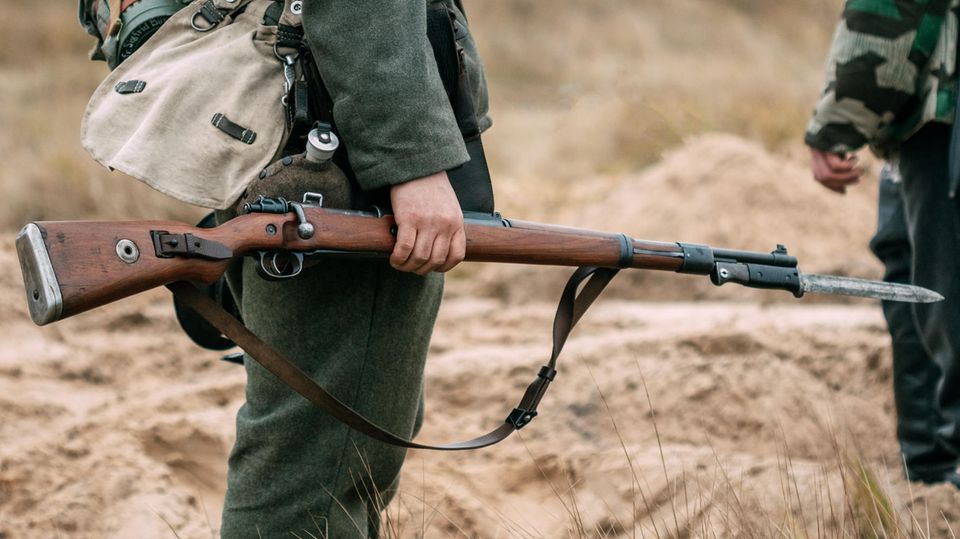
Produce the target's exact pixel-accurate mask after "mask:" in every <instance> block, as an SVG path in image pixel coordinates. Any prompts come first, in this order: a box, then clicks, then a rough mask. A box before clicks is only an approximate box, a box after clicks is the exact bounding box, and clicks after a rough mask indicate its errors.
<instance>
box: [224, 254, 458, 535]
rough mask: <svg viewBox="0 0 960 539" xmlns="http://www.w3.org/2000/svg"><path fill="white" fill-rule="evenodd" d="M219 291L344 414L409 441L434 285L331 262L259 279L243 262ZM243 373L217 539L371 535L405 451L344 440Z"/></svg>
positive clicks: (263, 377)
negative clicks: (348, 410) (232, 296)
mask: <svg viewBox="0 0 960 539" xmlns="http://www.w3.org/2000/svg"><path fill="white" fill-rule="evenodd" d="M230 281H231V289H232V290H234V291H235V292H241V293H240V294H239V305H240V306H241V311H242V314H243V319H244V323H245V324H246V325H247V327H249V328H250V329H251V330H252V331H253V332H254V333H256V334H257V335H258V336H260V337H261V338H262V339H263V340H264V341H266V342H268V343H269V344H271V345H273V346H274V347H276V349H277V350H279V351H280V352H281V353H282V354H284V355H285V356H286V357H287V358H288V359H290V360H291V361H293V362H294V363H296V364H297V365H298V366H299V367H300V368H301V369H303V370H304V371H305V372H307V374H309V375H310V376H311V377H312V378H313V379H314V380H315V381H316V382H317V383H319V384H320V385H322V386H323V387H324V388H325V389H327V390H328V391H330V392H331V393H332V394H334V395H335V396H336V397H338V398H339V399H341V400H342V401H343V402H344V403H346V404H347V405H348V406H351V407H353V408H354V409H355V410H357V411H359V412H360V413H361V414H364V415H366V416H367V417H369V418H370V419H372V420H373V421H375V422H377V423H378V424H379V425H381V426H383V427H385V428H386V429H388V430H390V431H392V432H394V433H396V434H398V435H400V436H406V437H412V436H414V435H415V434H416V432H417V431H418V430H419V428H420V424H421V423H422V418H423V369H424V361H425V358H426V354H427V348H428V346H429V342H430V335H431V331H432V329H433V324H434V321H435V320H436V314H437V310H438V308H439V305H440V299H441V295H442V291H443V277H442V275H439V274H430V275H427V276H426V277H420V276H418V275H414V274H412V273H402V272H399V271H396V270H394V269H392V268H391V267H390V266H389V265H388V264H386V262H370V261H342V260H341V261H329V262H323V263H321V264H320V265H318V266H316V267H313V268H309V269H306V270H304V272H303V274H301V275H300V276H298V277H296V278H294V279H290V280H288V281H266V280H264V279H262V278H260V277H259V276H258V275H257V274H256V270H255V261H254V260H252V259H249V258H248V259H246V260H244V263H243V265H242V268H239V267H235V268H232V270H231V273H230ZM245 366H246V371H247V386H246V402H245V403H244V404H243V406H242V407H241V408H240V411H239V412H238V414H237V441H236V445H235V446H234V447H233V451H232V452H231V454H230V460H229V470H228V477H227V494H226V500H225V502H224V508H223V518H222V524H221V530H220V534H221V537H223V538H229V539H239V538H243V539H246V538H260V537H262V538H264V539H268V538H274V537H276V538H292V537H303V538H307V537H318V538H323V537H330V538H341V537H343V538H352V537H376V536H377V535H378V533H379V527H380V511H381V509H383V508H384V507H385V506H386V505H387V504H388V503H389V502H390V500H391V498H392V497H393V496H394V495H395V493H396V488H397V483H398V480H399V474H400V467H401V465H402V463H403V459H404V457H405V454H406V450H404V449H402V448H398V447H394V446H389V445H386V444H384V443H382V442H378V441H376V440H373V439H371V438H368V437H367V436H365V435H363V434H360V433H357V432H354V431H352V430H350V429H349V428H348V427H346V426H345V425H343V424H342V423H340V422H339V421H337V420H336V419H334V418H332V417H330V416H328V415H326V414H325V413H323V412H321V411H320V410H319V409H317V408H315V407H314V406H313V405H312V404H310V403H309V402H307V401H306V400H305V399H304V398H303V397H301V396H300V395H298V394H297V393H295V392H294V391H293V390H292V389H290V388H289V387H288V386H287V385H285V384H284V383H283V382H280V381H279V380H278V379H276V378H275V377H274V376H273V375H272V374H270V373H269V372H267V371H266V370H264V369H263V368H262V367H261V366H260V365H259V364H258V363H257V362H256V361H253V360H251V359H249V358H246V360H245ZM294 534H295V535H294Z"/></svg>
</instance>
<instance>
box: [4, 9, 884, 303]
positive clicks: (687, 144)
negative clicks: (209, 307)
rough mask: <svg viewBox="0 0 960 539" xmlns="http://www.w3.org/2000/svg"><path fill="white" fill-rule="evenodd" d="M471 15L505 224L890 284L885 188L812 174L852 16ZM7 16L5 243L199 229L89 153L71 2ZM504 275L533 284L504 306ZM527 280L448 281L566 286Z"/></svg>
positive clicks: (483, 271) (86, 65)
mask: <svg viewBox="0 0 960 539" xmlns="http://www.w3.org/2000/svg"><path fill="white" fill-rule="evenodd" d="M466 4H467V11H468V15H469V17H470V20H471V26H472V30H473V32H474V33H475V34H476V38H477V42H478V44H479V46H480V49H481V53H482V56H483V59H484V62H485V64H486V68H487V73H488V78H489V81H490V91H491V113H492V116H493V119H494V128H493V129H492V130H491V131H490V132H488V133H487V135H486V136H485V144H486V147H487V149H488V154H489V158H490V165H491V169H492V172H493V176H494V181H495V188H496V191H497V202H498V209H499V210H500V211H501V212H503V213H504V214H505V215H506V216H507V217H513V218H523V219H538V220H550V221H559V222H565V223H568V224H576V225H580V226H586V227H592V228H600V229H606V230H616V231H623V232H626V233H628V234H630V235H633V236H634V237H638V238H649V239H657V240H664V241H676V240H682V241H692V242H712V243H714V244H717V246H722V245H720V244H725V245H726V246H728V247H737V248H744V249H754V250H769V249H772V248H773V247H774V245H775V244H776V243H785V244H787V246H788V247H790V248H791V249H793V250H794V251H795V252H796V254H798V255H800V256H801V260H802V261H803V263H804V267H805V268H806V269H807V270H817V271H835V272H841V273H858V274H861V275H862V274H865V273H866V274H869V275H876V274H877V273H876V272H877V269H876V265H875V264H874V262H873V260H872V257H870V255H869V253H867V252H866V250H865V244H866V242H867V239H868V238H869V235H870V232H871V230H872V228H873V226H874V225H873V219H874V217H873V213H872V212H873V209H872V205H873V200H874V196H875V191H874V188H875V186H874V185H873V184H872V182H868V185H866V186H864V188H858V189H853V190H852V194H851V195H848V196H847V197H839V196H834V195H832V194H830V193H827V192H826V191H825V190H821V189H819V188H818V187H816V186H815V185H814V184H813V182H812V181H811V180H810V177H809V174H808V173H807V172H806V171H805V170H804V168H803V167H804V166H805V162H806V161H805V159H806V157H805V154H804V149H803V147H802V134H803V128H804V125H805V123H806V120H807V117H808V115H809V111H810V110H811V108H812V104H813V102H814V100H815V98H816V96H817V94H818V92H819V90H820V84H821V82H820V81H821V78H822V66H823V61H824V56H825V53H826V50H827V47H828V45H829V40H830V35H831V33H832V30H833V28H834V25H835V24H836V19H837V17H838V14H839V9H840V2H839V1H837V0H791V1H787V2H771V1H763V0H716V1H705V0H677V1H671V2H659V1H653V0H578V1H567V0H558V1H551V2H544V1H534V0H485V1H483V2H479V1H474V2H470V1H468V2H467V3H466ZM0 5H3V7H4V8H6V9H7V13H8V14H9V16H8V17H5V18H4V21H3V22H0V27H2V31H0V70H2V76H0V99H2V101H0V153H2V155H3V156H4V161H5V162H4V166H3V167H0V190H2V192H3V193H4V196H5V204H4V205H3V209H2V210H0V229H6V230H9V231H15V230H16V229H18V228H19V227H20V226H22V225H23V224H24V223H26V222H28V221H31V220H42V219H86V218H168V217H169V218H175V219H181V220H187V221H192V220H195V219H197V218H198V216H200V215H202V211H200V210H198V209H195V208H191V207H189V206H186V205H184V204H181V203H178V202H176V201H174V200H172V199H169V198H167V197H165V196H163V195H161V194H159V193H156V192H153V191H152V190H151V189H149V188H147V187H146V186H144V185H141V184H140V183H139V182H136V181H132V180H130V179H129V178H126V177H124V176H123V175H121V174H118V173H110V172H109V171H107V170H105V169H103V168H102V167H101V166H99V165H98V164H96V163H95V162H93V161H92V159H90V158H89V157H88V156H87V155H86V153H85V152H84V151H83V150H82V148H81V147H80V145H79V141H78V138H79V137H78V133H79V125H80V117H81V114H82V112H83V109H84V107H85V104H86V101H87V99H88V97H89V95H90V94H91V93H92V92H93V89H94V88H95V87H96V85H97V84H98V83H99V81H100V80H101V79H102V78H103V77H104V76H105V74H106V72H107V71H106V70H107V68H106V66H105V65H104V64H103V63H101V62H90V61H88V60H87V51H88V50H89V49H90V47H91V39H90V38H88V36H86V34H85V32H83V31H82V30H81V29H80V27H79V25H78V24H77V22H76V8H75V6H74V4H73V3H72V2H65V1H63V0H59V1H56V0H36V1H32V2H19V1H11V0H0ZM503 271H506V272H507V274H509V275H510V276H511V277H512V278H515V280H518V281H519V282H521V285H520V286H515V287H512V288H513V290H507V289H505V288H504V287H503V285H502V284H500V283H502V281H503V280H504V276H503V274H502V273H501V272H503ZM524 275H527V273H526V272H525V271H524V270H522V269H518V268H507V269H487V268H484V267H482V266H473V267H470V268H461V269H460V271H458V272H456V273H454V275H453V278H454V279H453V281H454V282H459V281H460V279H459V278H460V277H467V278H468V279H467V280H468V281H469V282H468V283H466V284H464V287H465V288H464V290H465V291H466V292H469V293H486V294H489V293H493V294H497V295H500V296H502V297H506V298H519V299H522V298H524V297H525V296H527V295H536V294H539V293H541V292H544V290H542V289H541V287H539V286H536V285H537V284H538V283H545V286H546V287H553V286H556V285H557V284H558V282H559V280H560V277H549V278H547V279H546V280H544V279H543V278H541V277H539V276H535V277H530V278H529V279H527V281H529V282H524V280H525V277H523V276H524ZM548 275H552V274H551V273H550V272H548ZM558 275H559V274H558ZM629 279H630V280H631V283H632V285H638V284H649V282H650V279H652V282H654V283H658V284H660V285H662V286H657V287H644V288H647V289H648V290H645V291H644V292H643V293H641V292H640V290H639V289H638V288H637V286H630V287H624V288H622V293H625V294H628V295H633V296H637V297H640V296H643V297H652V298H654V299H670V298H676V296H675V295H674V294H680V295H682V296H688V295H689V294H691V293H692V294H693V295H694V296H702V295H708V296H709V295H711V294H719V295H718V296H711V297H727V296H726V295H725V294H726V293H725V292H722V291H710V292H708V291H707V290H708V289H707V288H703V287H695V288H693V289H690V287H689V286H688V283H689V281H686V280H685V279H679V280H677V279H676V278H675V277H670V278H669V279H665V278H663V277H661V276H656V275H654V276H647V275H644V274H639V273H638V274H632V275H631V277H630V278H629ZM678 282H679V283H681V284H680V285H679V286H675V285H674V284H671V283H678ZM738 293H739V292H738ZM650 294H652V296H650ZM751 297H761V296H751ZM765 297H768V298H769V295H767V296H765Z"/></svg>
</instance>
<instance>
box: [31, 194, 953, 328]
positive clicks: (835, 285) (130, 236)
mask: <svg viewBox="0 0 960 539" xmlns="http://www.w3.org/2000/svg"><path fill="white" fill-rule="evenodd" d="M248 206H249V207H248V208H246V209H247V213H246V214H244V215H240V216H238V217H236V218H235V219H232V220H230V221H228V222H226V223H224V224H223V225H220V226H219V227H215V228H204V229H201V228H196V227H192V226H189V225H186V224H184V223H179V222H174V221H43V222H35V223H30V224H28V225H26V226H25V227H24V228H23V229H22V230H21V231H20V233H19V235H18V236H17V254H18V256H19V258H20V265H21V269H22V271H23V278H24V285H25V288H26V292H27V302H28V304H29V306H30V315H31V317H32V318H33V321H34V322H35V323H37V324H38V325H44V324H48V323H50V322H54V321H57V320H62V319H64V318H67V317H70V316H73V315H75V314H79V313H82V312H84V311H88V310H90V309H93V308H95V307H99V306H101V305H104V304H107V303H110V302H113V301H117V300H119V299H122V298H124V297H127V296H131V295H134V294H137V293H139V292H143V291H145V290H149V289H151V288H155V287H158V286H162V285H165V284H168V283H171V282H174V281H196V282H201V283H213V282H215V281H216V280H217V279H219V278H220V276H221V275H223V273H224V272H225V271H226V269H227V267H228V266H229V265H230V263H231V262H232V261H233V260H235V259H237V258H239V257H242V256H247V255H254V256H257V257H258V258H259V269H260V271H261V274H262V275H263V276H264V277H266V278H273V279H284V278H292V277H295V276H296V275H297V274H298V273H299V272H300V271H301V270H302V269H303V266H304V262H305V260H309V259H311V258H321V257H324V256H328V257H332V256H339V257H370V258H377V257H383V258H385V257H386V256H387V255H388V254H389V253H390V251H391V250H392V249H393V244H394V241H395V237H394V233H395V225H394V221H393V218H392V217H391V216H390V215H385V214H383V213H381V212H361V211H349V210H335V209H325V208H322V207H319V206H317V205H315V204H310V203H309V202H307V203H295V202H294V203H291V202H287V201H285V200H283V199H270V198H262V199H260V200H259V201H258V202H256V203H254V204H250V205H248ZM464 229H465V232H466V236H467V248H466V260H468V261H476V262H505V263H518V264H544V265H557V266H597V267H610V268H635V269H650V270H661V271H674V272H677V273H688V274H697V275H709V276H710V280H711V281H712V282H713V283H714V284H715V285H718V286H719V285H723V284H726V283H730V282H733V283H737V284H741V285H744V286H748V287H751V288H765V289H776V290H785V291H788V292H791V293H793V294H794V295H795V296H797V297H801V296H803V295H804V294H805V293H808V292H812V293H827V294H845V295H854V296H867V297H874V298H880V299H888V300H894V301H912V302H932V301H939V300H940V299H942V297H941V296H940V295H939V294H936V293H935V292H931V291H929V290H926V289H922V288H919V287H915V286H909V285H899V284H890V283H882V282H876V281H867V280H862V279H851V278H845V277H834V276H820V275H809V274H804V273H801V271H800V270H799V268H798V267H797V265H798V262H797V259H796V257H793V256H790V255H789V254H788V253H787V250H786V249H785V248H784V247H783V246H777V249H776V250H774V251H773V252H771V253H759V252H749V251H737V250H731V249H715V248H712V247H709V246H706V245H698V244H692V243H679V242H678V243H665V242H656V241H647V240H634V239H632V238H630V237H629V236H627V235H625V234H612V233H604V232H597V231H594V230H586V229H579V228H571V227H565V226H556V225H548V224H540V223H533V222H527V221H518V220H511V219H504V218H502V217H501V216H500V215H499V214H493V215H486V214H467V216H466V217H465V219H464Z"/></svg>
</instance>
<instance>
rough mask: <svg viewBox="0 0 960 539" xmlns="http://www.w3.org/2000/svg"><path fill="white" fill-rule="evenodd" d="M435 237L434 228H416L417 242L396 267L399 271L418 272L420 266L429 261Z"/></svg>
mask: <svg viewBox="0 0 960 539" xmlns="http://www.w3.org/2000/svg"><path fill="white" fill-rule="evenodd" d="M436 237H437V233H436V231H435V230H431V229H424V228H420V229H418V230H417V242H416V243H415V244H414V246H413V252H411V253H410V257H409V258H407V260H406V262H404V263H403V264H400V266H399V267H397V269H398V270H400V271H410V272H419V270H420V268H421V267H422V266H423V265H424V264H426V263H427V262H429V261H430V253H431V251H433V242H434V240H435V239H436Z"/></svg>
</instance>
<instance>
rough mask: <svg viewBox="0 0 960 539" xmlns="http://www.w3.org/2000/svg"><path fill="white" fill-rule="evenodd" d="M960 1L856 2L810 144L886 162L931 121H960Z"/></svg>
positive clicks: (835, 49)
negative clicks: (959, 112)
mask: <svg viewBox="0 0 960 539" xmlns="http://www.w3.org/2000/svg"><path fill="white" fill-rule="evenodd" d="M958 4H960V0H933V1H927V2H924V1H895V0H850V1H848V2H847V4H846V6H845V8H844V12H843V21H842V22H841V24H840V25H839V26H838V27H837V31H836V33H835V35H834V39H833V46H832V47H831V50H830V56H829V60H828V67H827V84H826V87H825V90H824V92H823V94H822V95H821V97H820V101H819V102H818V103H817V106H816V110H815V112H814V115H813V118H812V119H811V120H810V124H809V125H808V127H807V134H806V137H805V142H806V143H807V145H808V146H810V147H811V148H815V149H817V150H821V151H824V152H831V153H837V154H843V153H846V152H852V151H855V150H857V149H859V148H861V147H862V146H864V145H865V144H869V145H870V146H871V148H872V149H873V150H874V151H875V152H876V153H877V154H878V155H880V156H882V157H889V156H891V155H894V154H895V153H896V152H897V150H898V148H899V145H900V143H901V142H902V141H904V140H906V139H907V138H908V137H909V136H910V135H912V134H914V133H916V132H917V130H919V129H920V127H921V126H923V125H925V124H926V123H928V122H934V121H936V122H945V123H950V122H952V121H953V115H954V106H955V104H956V90H957V80H956V63H957V47H956V43H957V9H958Z"/></svg>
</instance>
